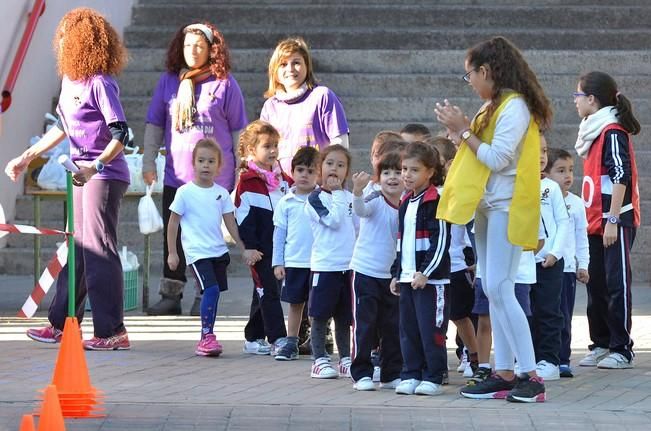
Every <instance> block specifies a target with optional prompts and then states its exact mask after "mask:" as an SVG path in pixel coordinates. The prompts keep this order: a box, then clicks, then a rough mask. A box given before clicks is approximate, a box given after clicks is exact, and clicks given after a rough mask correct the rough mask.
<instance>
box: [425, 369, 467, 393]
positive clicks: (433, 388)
mask: <svg viewBox="0 0 651 431" xmlns="http://www.w3.org/2000/svg"><path fill="white" fill-rule="evenodd" d="M468 368H470V367H468ZM414 393H415V394H416V395H430V396H431V395H440V394H442V393H443V387H442V386H441V385H439V384H436V383H432V382H428V381H425V380H424V381H422V382H420V385H418V386H416V389H414Z"/></svg>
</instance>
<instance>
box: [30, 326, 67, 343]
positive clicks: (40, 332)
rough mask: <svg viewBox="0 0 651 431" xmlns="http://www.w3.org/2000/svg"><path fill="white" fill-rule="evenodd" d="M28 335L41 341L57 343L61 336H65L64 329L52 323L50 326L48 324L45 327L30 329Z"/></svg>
mask: <svg viewBox="0 0 651 431" xmlns="http://www.w3.org/2000/svg"><path fill="white" fill-rule="evenodd" d="M27 336H28V337H29V338H31V339H32V340H34V341H39V342H41V343H49V344H55V343H60V342H61V337H63V331H62V330H60V329H57V328H55V327H54V326H52V325H50V326H46V327H45V328H32V329H28V330H27Z"/></svg>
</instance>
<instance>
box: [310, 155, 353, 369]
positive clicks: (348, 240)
mask: <svg viewBox="0 0 651 431" xmlns="http://www.w3.org/2000/svg"><path fill="white" fill-rule="evenodd" d="M350 165H351V156H350V152H349V151H348V149H347V148H345V147H344V146H342V145H338V144H335V145H329V146H328V147H326V148H325V149H323V150H322V151H321V186H320V187H317V189H316V190H314V191H313V192H312V193H310V195H309V196H308V199H307V203H306V204H305V211H306V212H307V214H308V216H309V218H310V221H311V227H312V236H313V238H314V242H313V244H312V254H311V257H310V268H311V269H312V278H311V283H310V284H311V289H310V295H309V296H310V298H309V302H308V315H309V316H310V318H311V319H312V332H311V344H312V355H313V356H314V363H313V364H312V371H311V373H310V377H312V378H316V379H336V378H337V377H339V376H342V377H344V376H345V377H350V364H351V359H350V325H351V324H352V317H353V316H352V304H351V284H352V280H351V276H352V272H351V271H350V259H351V258H352V255H353V247H354V246H355V238H356V236H357V229H358V219H357V216H356V215H355V214H354V212H353V195H352V193H350V192H349V191H348V190H345V189H344V185H345V182H346V178H348V173H349V170H350ZM331 317H332V318H333V319H334V322H335V342H336V343H337V350H338V351H339V370H335V369H334V367H332V365H331V364H330V357H329V356H328V355H327V354H326V350H325V338H326V325H327V324H328V319H330V318H331Z"/></svg>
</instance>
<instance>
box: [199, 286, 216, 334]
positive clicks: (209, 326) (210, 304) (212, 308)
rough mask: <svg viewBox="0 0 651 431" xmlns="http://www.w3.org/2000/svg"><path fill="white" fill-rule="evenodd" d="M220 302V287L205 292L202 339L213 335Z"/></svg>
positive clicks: (212, 287) (202, 299) (202, 302)
mask: <svg viewBox="0 0 651 431" xmlns="http://www.w3.org/2000/svg"><path fill="white" fill-rule="evenodd" d="M218 301H219V286H217V285H216V284H215V285H214V286H210V287H208V288H206V289H204V291H203V297H202V298H201V338H203V337H204V335H206V334H212V333H213V328H214V327H215V318H216V316H217V302H218Z"/></svg>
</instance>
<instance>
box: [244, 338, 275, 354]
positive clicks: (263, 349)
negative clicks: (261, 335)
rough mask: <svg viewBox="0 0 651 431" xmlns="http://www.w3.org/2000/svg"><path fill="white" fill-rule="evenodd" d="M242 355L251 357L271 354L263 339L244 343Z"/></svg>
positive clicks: (269, 347) (267, 344)
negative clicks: (250, 355)
mask: <svg viewBox="0 0 651 431" xmlns="http://www.w3.org/2000/svg"><path fill="white" fill-rule="evenodd" d="M244 353H250V354H252V355H268V354H270V353H271V346H270V345H269V343H267V342H266V341H265V340H263V339H259V340H255V341H245V342H244Z"/></svg>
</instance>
